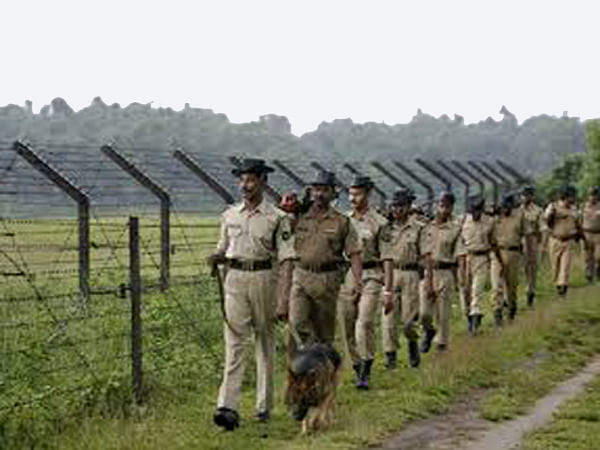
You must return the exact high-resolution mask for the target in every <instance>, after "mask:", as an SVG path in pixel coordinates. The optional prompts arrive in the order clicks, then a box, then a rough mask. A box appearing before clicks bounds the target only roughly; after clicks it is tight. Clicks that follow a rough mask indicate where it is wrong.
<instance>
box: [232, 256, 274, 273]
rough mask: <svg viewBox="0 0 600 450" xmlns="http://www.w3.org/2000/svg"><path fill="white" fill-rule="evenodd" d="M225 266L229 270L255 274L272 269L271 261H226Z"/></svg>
mask: <svg viewBox="0 0 600 450" xmlns="http://www.w3.org/2000/svg"><path fill="white" fill-rule="evenodd" d="M227 266H228V267H229V268H230V269H235V270H243V271H246V272H256V271H258V270H269V269H272V268H273V263H272V262H271V260H269V259H266V260H259V261H242V260H239V259H228V260H227Z"/></svg>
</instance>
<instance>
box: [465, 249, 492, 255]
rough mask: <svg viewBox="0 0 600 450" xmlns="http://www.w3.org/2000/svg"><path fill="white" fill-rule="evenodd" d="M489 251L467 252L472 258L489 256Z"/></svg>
mask: <svg viewBox="0 0 600 450" xmlns="http://www.w3.org/2000/svg"><path fill="white" fill-rule="evenodd" d="M489 253H490V251H489V250H476V251H474V252H469V255H473V256H483V255H487V254H489Z"/></svg>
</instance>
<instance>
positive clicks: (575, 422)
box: [522, 377, 600, 450]
mask: <svg viewBox="0 0 600 450" xmlns="http://www.w3.org/2000/svg"><path fill="white" fill-rule="evenodd" d="M599 436H600V377H598V378H596V379H595V380H594V381H593V382H592V383H590V384H589V385H588V386H587V387H586V390H585V392H584V393H583V394H580V395H578V396H577V397H576V398H574V399H572V400H570V401H568V402H566V403H565V404H564V405H562V406H561V407H560V408H559V410H558V412H556V413H555V414H554V418H553V420H552V421H551V422H550V423H549V424H548V425H546V426H545V427H543V428H541V429H539V430H537V431H535V432H534V433H533V434H531V435H529V436H528V437H527V438H526V439H525V440H524V442H523V444H522V448H523V449H524V450H553V449H569V450H584V449H588V450H591V449H597V448H598V447H599V443H598V437H599Z"/></svg>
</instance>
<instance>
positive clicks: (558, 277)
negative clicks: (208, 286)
mask: <svg viewBox="0 0 600 450" xmlns="http://www.w3.org/2000/svg"><path fill="white" fill-rule="evenodd" d="M273 171H274V169H273V168H271V167H269V166H267V165H266V164H265V162H264V161H263V160H259V159H245V160H243V161H241V164H240V166H239V167H237V168H236V169H234V170H233V171H232V173H233V174H234V175H235V176H236V177H237V178H238V181H239V186H240V191H241V195H242V202H241V203H240V204H238V205H235V206H232V207H230V208H229V209H228V210H227V211H226V212H225V213H224V214H223V217H222V223H221V231H220V238H219V242H218V244H217V248H216V251H215V253H214V254H213V255H212V256H211V257H210V258H209V263H210V264H211V265H212V266H213V267H217V266H219V267H221V268H222V270H223V271H224V272H225V277H224V280H225V281H224V314H225V326H224V339H225V367H224V374H223V381H222V384H221V387H220V389H219V396H218V400H217V411H216V413H215V415H214V421H215V423H216V424H217V425H218V426H220V427H223V428H225V429H226V430H233V429H235V428H237V427H238V426H239V414H238V412H237V411H238V402H239V396H240V390H241V385H242V377H243V372H244V348H243V346H244V342H245V340H246V339H247V338H248V337H249V336H250V334H251V333H252V332H253V334H254V338H255V344H256V351H255V354H256V370H257V374H256V412H257V418H258V420H260V421H267V420H268V419H269V411H270V410H271V409H272V407H273V359H274V341H273V327H274V324H275V321H276V320H281V321H287V322H288V329H289V331H290V332H289V345H288V349H289V356H290V358H292V357H293V356H294V354H295V352H296V350H297V349H298V348H299V347H302V346H307V345H310V344H311V343H315V342H319V343H325V344H329V345H333V342H334V337H335V324H336V317H337V308H338V305H339V306H340V308H341V314H340V315H341V317H343V326H342V327H341V328H342V329H343V330H344V334H345V336H344V337H345V340H346V342H347V345H348V350H349V357H350V358H351V360H352V365H353V368H354V371H355V375H356V387H357V388H358V389H368V388H369V381H370V373H371V368H372V365H373V361H374V356H375V323H376V315H377V313H378V311H379V310H380V309H381V311H382V313H381V314H382V316H381V323H382V336H383V348H384V352H385V366H386V367H387V368H389V369H393V368H394V367H396V365H397V350H398V330H397V316H398V314H400V323H401V327H402V332H403V334H404V336H405V338H406V340H407V350H408V363H409V365H410V366H411V367H417V366H419V364H420V354H421V353H427V352H428V351H429V350H430V348H431V347H432V345H433V344H435V346H436V348H437V349H438V350H439V351H444V350H446V349H447V348H448V345H449V336H450V315H451V314H450V308H451V304H450V299H451V295H452V293H453V292H454V291H455V290H456V287H457V282H458V286H460V289H459V293H460V298H461V305H462V307H463V311H464V313H465V314H466V317H467V321H468V328H469V331H470V332H471V333H473V334H475V333H476V332H477V330H478V329H479V327H480V325H481V320H482V317H483V309H484V308H483V303H484V300H483V296H484V289H485V285H486V283H487V277H488V276H489V275H490V273H491V281H492V291H493V297H494V300H495V301H494V317H495V322H496V324H497V325H502V320H503V309H504V307H505V306H506V307H507V308H508V318H509V319H512V318H514V316H515V314H516V312H517V297H516V295H517V294H516V292H517V282H518V272H517V271H518V268H519V267H520V260H521V254H522V249H523V245H524V250H525V255H526V256H525V258H524V259H525V266H526V274H527V288H528V303H529V305H530V306H532V305H533V303H534V298H535V281H536V273H537V253H538V248H537V247H538V245H539V242H540V237H541V234H542V219H545V220H546V223H547V228H548V230H549V233H548V234H549V248H550V255H551V260H552V262H553V267H555V268H556V270H555V281H556V283H557V286H558V287H559V288H558V291H559V293H560V294H561V295H564V294H566V290H567V286H568V269H569V264H570V250H569V245H568V244H569V242H570V240H571V239H572V238H575V236H576V235H577V236H579V231H578V230H580V227H579V215H578V214H577V213H576V210H574V206H573V205H572V202H571V200H570V199H571V198H572V196H571V193H572V192H571V191H570V190H569V189H566V190H565V191H564V194H565V195H561V199H560V200H559V201H558V202H557V203H555V204H554V203H553V204H551V205H549V206H548V208H547V209H546V211H545V212H544V213H543V212H542V210H541V208H540V207H538V206H537V205H535V202H534V201H533V199H534V191H533V188H526V189H525V190H524V191H523V193H522V194H523V203H522V205H521V206H520V207H517V199H516V196H515V195H514V194H508V195H505V196H504V197H503V199H502V203H501V208H500V214H499V215H498V217H492V216H490V215H488V214H486V211H485V204H484V200H483V198H482V197H480V196H473V197H470V198H469V199H468V208H467V213H466V214H465V216H464V217H463V218H455V217H453V207H454V203H455V197H454V195H453V194H452V193H451V192H442V193H441V195H440V196H439V198H438V200H437V202H436V211H435V217H434V218H432V219H430V220H429V219H427V218H425V217H424V216H423V215H421V214H418V212H415V209H414V208H413V207H412V203H413V201H414V198H415V197H414V195H413V194H412V192H411V191H409V190H400V191H398V192H396V193H395V194H394V196H393V199H392V201H391V204H390V205H389V217H384V215H382V214H380V213H379V212H377V211H376V210H375V209H374V208H373V207H372V206H371V205H370V204H369V194H370V192H371V191H372V189H373V186H374V185H373V182H372V181H371V180H370V179H369V178H368V177H364V176H357V177H356V178H355V179H354V181H353V182H352V184H351V185H350V186H349V198H350V203H351V206H352V211H351V212H350V214H348V215H346V214H342V213H341V212H339V211H338V210H336V209H335V208H334V207H332V206H331V203H332V201H333V200H334V199H335V196H336V191H335V186H336V178H335V175H334V174H333V173H331V172H327V171H319V172H317V174H316V176H315V178H314V179H313V180H311V181H310V182H309V183H308V185H309V187H310V190H309V191H308V196H306V197H305V198H304V199H302V201H298V199H297V198H295V197H287V196H286V197H285V198H284V201H283V202H282V205H279V206H280V207H275V206H273V205H271V204H270V203H269V202H267V201H266V200H265V199H264V198H263V188H264V186H265V184H266V182H267V176H268V174H269V173H271V172H273ZM593 197H594V202H592V201H591V200H590V201H589V202H588V203H587V204H586V208H587V209H585V208H584V211H587V212H584V215H583V217H584V220H583V223H584V225H583V230H585V232H586V233H588V234H590V235H593V238H591V237H590V238H589V239H588V236H587V234H586V252H588V253H586V254H588V255H592V256H589V258H588V259H589V261H592V259H593V261H594V263H593V264H595V266H594V267H595V269H594V270H596V271H597V272H600V270H598V267H600V264H598V261H599V260H600V257H599V256H600V241H598V238H599V237H600V202H599V201H598V200H599V198H600V192H599V191H595V192H594V196H593ZM590 198H591V197H590ZM570 202H571V203H570ZM586 214H587V216H586ZM585 217H588V221H587V222H586V219H585ZM586 224H587V225H586ZM586 226H587V228H586ZM587 243H589V246H588V244H587ZM590 264H592V263H591V262H590ZM348 268H349V270H346V269H348ZM338 299H339V301H338ZM380 305H382V306H383V307H382V308H380ZM419 329H421V330H419ZM419 331H421V333H419ZM419 334H421V340H420V342H419Z"/></svg>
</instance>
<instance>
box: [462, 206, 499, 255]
mask: <svg viewBox="0 0 600 450" xmlns="http://www.w3.org/2000/svg"><path fill="white" fill-rule="evenodd" d="M494 227H495V221H494V219H493V218H492V217H490V216H488V215H486V214H482V216H481V218H480V219H479V220H478V221H477V222H475V221H474V220H473V216H472V215H471V214H467V217H466V218H465V220H464V222H463V225H462V230H461V238H462V244H463V245H464V249H465V252H467V253H472V252H485V251H490V250H491V249H492V246H493V245H494V244H495V237H494Z"/></svg>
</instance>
